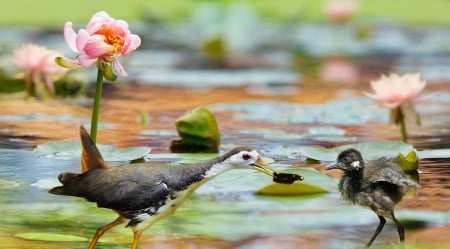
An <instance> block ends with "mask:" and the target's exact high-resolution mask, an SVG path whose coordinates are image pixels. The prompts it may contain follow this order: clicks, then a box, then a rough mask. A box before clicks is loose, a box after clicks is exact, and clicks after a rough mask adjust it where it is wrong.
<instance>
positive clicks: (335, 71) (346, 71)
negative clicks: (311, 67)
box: [318, 57, 359, 84]
mask: <svg viewBox="0 0 450 249" xmlns="http://www.w3.org/2000/svg"><path fill="white" fill-rule="evenodd" d="M318 76H319V78H320V80H322V81H324V82H331V83H341V84H355V83H357V82H358V80H359V72H358V68H356V66H355V65H354V64H352V63H351V62H350V61H348V60H346V59H345V58H340V57H332V58H328V59H326V60H325V61H324V62H323V64H322V65H320V67H319V71H318Z"/></svg>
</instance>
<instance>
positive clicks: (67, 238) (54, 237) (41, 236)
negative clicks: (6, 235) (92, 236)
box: [14, 233, 88, 242]
mask: <svg viewBox="0 0 450 249" xmlns="http://www.w3.org/2000/svg"><path fill="white" fill-rule="evenodd" d="M14 236H16V237H18V238H21V239H27V240H39V241H58V242H85V241H88V239H87V238H84V237H80V236H75V235H66V234H57V233H16V234H15V235H14Z"/></svg>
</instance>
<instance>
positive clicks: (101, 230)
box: [88, 217, 123, 249]
mask: <svg viewBox="0 0 450 249" xmlns="http://www.w3.org/2000/svg"><path fill="white" fill-rule="evenodd" d="M122 223H123V220H122V218H121V217H118V218H117V219H115V220H114V221H113V222H111V223H109V224H106V225H104V226H102V227H100V228H99V229H97V232H96V233H95V235H94V237H93V238H92V240H91V243H89V246H88V249H94V248H95V245H96V244H97V241H98V239H100V237H102V235H103V234H104V233H105V232H106V231H108V230H109V229H111V228H113V227H115V226H117V225H120V224H122Z"/></svg>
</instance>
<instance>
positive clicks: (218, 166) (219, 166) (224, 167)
mask: <svg viewBox="0 0 450 249" xmlns="http://www.w3.org/2000/svg"><path fill="white" fill-rule="evenodd" d="M231 169H233V167H232V166H231V165H230V164H228V163H227V162H218V163H215V164H213V165H211V166H210V167H206V168H205V173H204V176H205V179H212V178H214V177H215V176H218V175H220V174H222V173H224V172H227V171H229V170H231Z"/></svg>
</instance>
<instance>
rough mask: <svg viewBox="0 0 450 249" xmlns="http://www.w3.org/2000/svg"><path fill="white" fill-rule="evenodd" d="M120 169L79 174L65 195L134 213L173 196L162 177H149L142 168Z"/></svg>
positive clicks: (70, 183) (67, 183)
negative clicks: (133, 211)
mask: <svg viewBox="0 0 450 249" xmlns="http://www.w3.org/2000/svg"><path fill="white" fill-rule="evenodd" d="M116 168H119V167H111V168H108V169H95V170H90V171H88V172H86V173H83V174H80V175H77V176H75V177H73V178H72V179H69V180H67V182H65V183H64V186H63V191H62V193H61V194H63V195H73V196H79V197H84V198H86V199H87V200H88V201H91V202H96V203H97V206H98V207H102V208H109V209H114V210H120V211H130V210H139V209H144V208H148V207H150V206H151V205H153V204H155V203H160V202H164V201H165V200H166V198H167V196H168V195H170V193H171V190H170V189H169V188H168V187H167V185H166V184H165V183H164V182H163V181H162V180H161V179H159V177H158V176H155V175H148V174H145V173H144V172H143V171H142V169H140V168H136V169H133V170H128V171H124V170H119V169H116Z"/></svg>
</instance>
